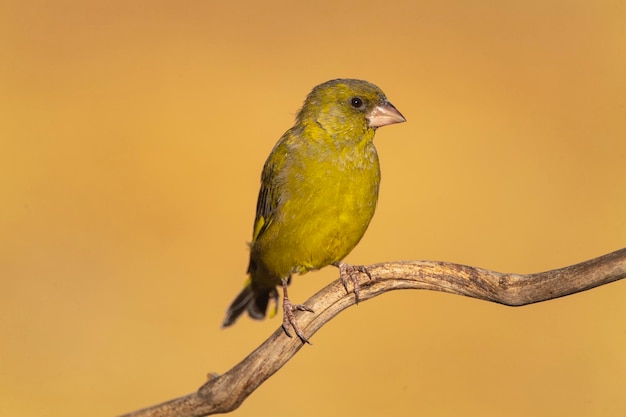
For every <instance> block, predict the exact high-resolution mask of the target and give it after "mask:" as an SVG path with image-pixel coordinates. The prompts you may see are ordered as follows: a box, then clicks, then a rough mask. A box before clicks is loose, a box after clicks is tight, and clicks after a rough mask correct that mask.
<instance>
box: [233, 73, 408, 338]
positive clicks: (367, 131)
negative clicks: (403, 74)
mask: <svg viewBox="0 0 626 417" xmlns="http://www.w3.org/2000/svg"><path fill="white" fill-rule="evenodd" d="M402 121H404V118H403V117H402V115H401V114H400V113H399V112H398V111H397V110H395V108H394V107H393V106H392V105H391V104H390V103H389V102H388V101H387V99H386V98H385V95H384V94H383V92H382V91H381V90H380V89H379V88H378V87H376V86H375V85H373V84H371V83H368V82H366V81H361V80H351V79H338V80H332V81H328V82H326V83H324V84H321V85H319V86H317V87H315V88H314V89H313V90H312V91H311V93H310V94H309V95H308V96H307V98H306V100H305V102H304V105H303V107H302V109H301V110H300V112H299V113H298V115H297V117H296V123H295V125H294V126H293V127H292V128H291V129H289V130H288V131H287V132H286V133H285V134H284V135H283V136H282V137H281V138H280V140H279V141H278V143H277V144H276V145H275V146H274V149H273V150H272V152H271V153H270V155H269V157H268V158H267V161H266V162H265V166H264V168H263V173H262V176H261V189H260V191H259V198H258V201H257V211H256V219H255V222H254V230H253V238H252V242H251V243H250V265H249V267H248V274H249V276H250V279H249V281H248V283H247V285H246V287H245V288H244V290H243V291H242V293H241V294H240V295H239V296H238V297H237V298H236V299H235V301H234V302H233V304H232V305H231V306H230V308H229V310H228V312H227V315H226V318H225V319H224V323H223V325H224V326H228V325H230V324H232V323H234V321H235V320H236V318H237V317H238V316H239V315H240V314H241V313H242V312H243V311H246V310H247V311H248V313H249V315H250V316H251V317H253V318H262V317H264V316H265V312H266V310H267V305H268V301H269V298H270V297H271V298H273V299H277V291H276V286H277V285H280V284H281V280H282V279H288V278H289V277H291V275H292V274H293V273H299V274H303V273H305V272H307V271H309V270H314V269H319V268H322V267H324V266H327V265H330V264H332V263H336V262H339V261H341V260H342V259H343V258H344V257H345V256H346V255H348V253H350V251H351V250H352V249H353V248H354V247H355V246H356V244H357V243H358V242H359V240H360V239H361V237H363V234H364V233H365V230H366V229H367V226H368V225H369V222H370V220H371V219H372V216H373V215H374V210H375V208H376V201H377V199H378V187H379V184H380V168H379V163H378V156H377V154H376V148H375V147H374V143H373V139H374V134H375V131H376V128H377V127H379V126H384V125H386V124H391V123H398V122H402Z"/></svg>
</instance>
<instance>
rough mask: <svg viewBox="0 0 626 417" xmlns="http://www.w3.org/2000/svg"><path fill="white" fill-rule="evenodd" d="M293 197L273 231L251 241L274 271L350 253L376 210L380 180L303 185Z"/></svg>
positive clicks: (306, 267)
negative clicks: (313, 186)
mask: <svg viewBox="0 0 626 417" xmlns="http://www.w3.org/2000/svg"><path fill="white" fill-rule="evenodd" d="M291 197H292V198H290V199H289V200H287V201H285V202H284V203H283V206H282V207H281V214H280V217H279V219H277V221H276V222H275V223H274V224H273V225H272V226H274V227H270V228H271V229H272V230H269V229H268V230H267V231H266V232H265V233H264V235H263V236H262V238H261V239H260V241H259V242H255V243H259V248H260V249H261V250H262V251H263V252H265V255H264V256H262V258H263V261H264V264H265V265H266V268H267V269H268V270H269V271H272V274H275V275H278V276H286V275H288V274H291V273H294V272H298V273H304V272H306V271H309V270H312V269H319V268H322V267H324V266H326V265H329V264H331V263H333V262H338V261H340V260H341V259H343V258H344V257H345V256H346V255H348V253H349V252H350V251H351V250H352V249H353V248H354V247H355V246H356V245H357V243H358V242H359V241H360V240H361V238H362V237H363V234H364V233H365V230H366V229H367V226H368V225H369V222H370V220H371V219H372V216H373V215H374V210H375V208H376V201H377V199H378V181H377V180H376V178H373V180H368V178H367V177H360V178H358V180H356V181H355V180H344V181H335V182H331V183H327V184H324V186H323V187H319V188H317V189H309V190H307V189H306V187H304V188H303V189H302V190H300V192H299V193H298V194H295V195H292V196H291ZM263 241H264V242H263ZM255 246H256V245H255Z"/></svg>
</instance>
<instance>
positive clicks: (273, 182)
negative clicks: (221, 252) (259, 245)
mask: <svg viewBox="0 0 626 417" xmlns="http://www.w3.org/2000/svg"><path fill="white" fill-rule="evenodd" d="M287 137H288V133H287V134H285V136H284V137H283V138H282V139H281V140H280V141H279V142H278V143H277V144H276V146H275V147H274V149H273V150H272V153H271V154H270V156H269V157H268V158H267V161H265V166H264V167H263V173H262V174H261V189H260V190H259V198H258V200H257V203H256V218H255V219H254V231H253V233H252V241H253V242H254V241H256V240H257V239H258V237H259V236H261V235H262V234H263V232H264V231H265V230H266V229H267V227H268V226H269V225H270V224H271V223H272V221H273V220H274V218H275V216H276V213H277V210H278V205H279V197H280V195H279V194H280V192H279V191H280V183H279V180H278V175H279V172H280V171H281V170H282V168H283V166H284V165H285V161H286V142H287Z"/></svg>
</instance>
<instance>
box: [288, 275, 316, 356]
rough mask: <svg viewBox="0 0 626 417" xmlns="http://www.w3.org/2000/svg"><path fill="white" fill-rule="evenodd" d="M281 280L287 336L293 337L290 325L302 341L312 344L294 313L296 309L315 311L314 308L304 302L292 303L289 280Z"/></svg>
mask: <svg viewBox="0 0 626 417" xmlns="http://www.w3.org/2000/svg"><path fill="white" fill-rule="evenodd" d="M281 281H282V284H283V330H284V331H285V334H286V335H287V336H289V337H291V333H290V332H289V327H291V328H293V330H294V331H295V332H296V335H298V337H299V338H300V340H302V343H308V344H309V345H310V344H311V342H309V339H307V338H306V337H304V334H303V333H302V330H300V327H299V326H298V322H297V321H296V317H295V316H294V314H293V313H294V311H309V312H311V313H313V309H311V308H310V307H307V306H305V305H304V304H292V303H291V301H289V297H288V296H287V286H288V285H289V280H288V279H286V278H283V279H282V280H281Z"/></svg>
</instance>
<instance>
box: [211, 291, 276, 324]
mask: <svg viewBox="0 0 626 417" xmlns="http://www.w3.org/2000/svg"><path fill="white" fill-rule="evenodd" d="M270 298H271V299H272V300H273V301H274V309H273V310H272V311H270V317H273V316H274V315H276V311H277V309H278V291H277V290H276V287H270V288H255V286H253V285H252V281H251V280H250V279H248V280H247V281H246V285H245V286H244V288H243V290H241V292H240V293H239V295H238V296H237V297H235V299H234V300H233V302H232V303H231V304H230V307H228V310H227V311H226V317H224V321H223V322H222V328H223V327H228V326H230V325H232V324H234V323H235V321H236V320H237V318H238V317H239V316H240V315H241V314H242V313H243V312H244V311H247V312H248V315H249V316H250V317H251V318H253V319H255V320H262V319H263V318H265V314H266V312H267V306H268V304H269V301H270Z"/></svg>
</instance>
